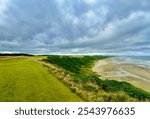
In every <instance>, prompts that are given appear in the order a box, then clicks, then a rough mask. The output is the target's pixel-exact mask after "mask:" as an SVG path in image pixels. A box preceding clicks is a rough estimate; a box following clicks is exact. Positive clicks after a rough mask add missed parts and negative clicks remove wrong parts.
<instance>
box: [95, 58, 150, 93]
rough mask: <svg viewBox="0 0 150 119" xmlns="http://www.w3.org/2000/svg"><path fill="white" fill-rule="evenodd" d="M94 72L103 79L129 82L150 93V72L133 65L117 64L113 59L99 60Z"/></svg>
mask: <svg viewBox="0 0 150 119" xmlns="http://www.w3.org/2000/svg"><path fill="white" fill-rule="evenodd" d="M93 71H94V72H96V73H97V74H99V75H100V76H101V78H102V79H108V80H117V81H125V82H128V83H130V84H132V85H134V86H136V87H138V88H141V89H143V90H145V91H147V92H150V70H149V69H148V68H146V67H141V66H138V65H137V64H133V63H124V64H123V63H119V62H118V63H117V62H116V61H115V62H114V61H113V58H108V59H104V60H99V61H97V63H96V64H95V66H94V67H93Z"/></svg>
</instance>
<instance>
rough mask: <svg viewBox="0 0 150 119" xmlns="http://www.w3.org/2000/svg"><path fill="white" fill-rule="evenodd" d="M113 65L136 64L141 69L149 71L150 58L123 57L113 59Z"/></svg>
mask: <svg viewBox="0 0 150 119" xmlns="http://www.w3.org/2000/svg"><path fill="white" fill-rule="evenodd" d="M113 61H114V62H115V63H119V64H127V63H131V64H136V65H138V66H141V67H145V68H149V69H150V56H123V57H115V58H113Z"/></svg>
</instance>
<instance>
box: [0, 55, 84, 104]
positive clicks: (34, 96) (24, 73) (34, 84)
mask: <svg viewBox="0 0 150 119" xmlns="http://www.w3.org/2000/svg"><path fill="white" fill-rule="evenodd" d="M0 101H1V102H17V101H19V102H57V101H63V102H65V101H67V102H68V101H71V102H72V101H82V99H81V98H79V97H78V96H77V95H76V94H74V93H73V92H71V91H70V90H69V89H68V88H67V87H66V86H65V85H64V84H62V83H61V82H60V81H59V80H58V79H57V78H56V77H55V76H54V75H52V74H50V73H49V72H48V71H47V70H46V69H45V68H44V67H43V66H42V65H41V64H39V63H37V62H35V61H34V58H32V57H14V56H13V57H0Z"/></svg>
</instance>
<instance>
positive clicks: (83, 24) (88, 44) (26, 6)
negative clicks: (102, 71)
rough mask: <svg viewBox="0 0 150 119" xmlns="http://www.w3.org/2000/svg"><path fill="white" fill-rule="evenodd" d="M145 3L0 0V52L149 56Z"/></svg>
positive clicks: (148, 5) (149, 6)
mask: <svg viewBox="0 0 150 119" xmlns="http://www.w3.org/2000/svg"><path fill="white" fill-rule="evenodd" d="M149 34H150V2H149V1H148V0H142V1H141V0H132V1H131V0H116V1H110V0H76V1H73V0H0V51H1V52H4V51H11V52H27V53H35V54H41V53H46V54H51V53H60V54H61V53H62V54H63V53H68V54H71V53H73V54H83V53H86V54H90V53H91V54H96V53H104V54H105V53H114V54H115V53H118V54H128V53H130V54H136V53H137V55H139V54H146V55H147V54H148V53H149V51H150V40H149Z"/></svg>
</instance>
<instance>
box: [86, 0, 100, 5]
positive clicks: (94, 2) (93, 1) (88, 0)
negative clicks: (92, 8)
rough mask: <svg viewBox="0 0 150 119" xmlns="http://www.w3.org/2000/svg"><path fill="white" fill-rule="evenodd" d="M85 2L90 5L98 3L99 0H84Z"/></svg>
mask: <svg viewBox="0 0 150 119" xmlns="http://www.w3.org/2000/svg"><path fill="white" fill-rule="evenodd" d="M84 2H85V3H87V4H89V5H93V4H96V2H97V0H84Z"/></svg>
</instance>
